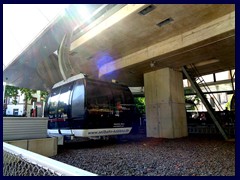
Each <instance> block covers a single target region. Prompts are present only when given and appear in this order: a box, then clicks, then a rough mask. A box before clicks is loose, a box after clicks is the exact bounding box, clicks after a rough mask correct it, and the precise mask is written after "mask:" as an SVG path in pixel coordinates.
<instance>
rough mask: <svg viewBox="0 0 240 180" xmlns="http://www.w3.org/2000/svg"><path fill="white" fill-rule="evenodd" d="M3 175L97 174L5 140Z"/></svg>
mask: <svg viewBox="0 0 240 180" xmlns="http://www.w3.org/2000/svg"><path fill="white" fill-rule="evenodd" d="M3 176H97V174H94V173H91V172H88V171H85V170H82V169H79V168H76V167H74V166H71V165H68V164H65V163H62V162H59V161H56V160H53V159H50V158H48V157H45V156H42V155H39V154H36V153H33V152H30V151H28V150H25V149H22V148H19V147H16V146H13V145H11V144H7V143H4V142H3Z"/></svg>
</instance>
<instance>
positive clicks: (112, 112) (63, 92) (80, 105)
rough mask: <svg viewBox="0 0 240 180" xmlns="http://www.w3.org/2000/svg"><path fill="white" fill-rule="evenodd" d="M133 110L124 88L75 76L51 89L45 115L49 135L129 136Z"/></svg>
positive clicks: (97, 137)
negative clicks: (47, 119) (47, 118)
mask: <svg viewBox="0 0 240 180" xmlns="http://www.w3.org/2000/svg"><path fill="white" fill-rule="evenodd" d="M135 111H136V107H135V105H134V99H133V96H132V93H131V91H130V90H129V88H128V87H127V86H124V85H120V84H116V83H110V82H104V81H99V80H93V79H89V78H86V77H84V76H83V75H77V76H73V77H71V78H69V79H68V80H66V81H61V82H59V83H57V84H55V85H54V86H53V89H52V92H51V93H50V94H49V97H48V100H47V103H46V106H45V116H48V117H49V121H48V134H49V136H54V135H57V134H58V135H62V136H64V137H71V139H72V138H73V137H87V138H90V139H100V138H106V137H109V136H112V135H122V134H128V133H130V131H131V129H132V124H133V121H134V119H136V115H135Z"/></svg>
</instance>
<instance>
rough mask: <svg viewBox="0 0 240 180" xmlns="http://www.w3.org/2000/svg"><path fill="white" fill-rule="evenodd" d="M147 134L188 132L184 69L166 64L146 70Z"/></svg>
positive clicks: (164, 135) (175, 135)
mask: <svg viewBox="0 0 240 180" xmlns="http://www.w3.org/2000/svg"><path fill="white" fill-rule="evenodd" d="M144 89H145V99H146V117H147V137H156V138H179V137H185V136H187V135H188V131H187V118H186V110H185V100H184V90H183V79H182V73H181V72H178V71H174V70H173V69H170V68H164V69H160V70H157V71H152V72H149V73H146V74H144Z"/></svg>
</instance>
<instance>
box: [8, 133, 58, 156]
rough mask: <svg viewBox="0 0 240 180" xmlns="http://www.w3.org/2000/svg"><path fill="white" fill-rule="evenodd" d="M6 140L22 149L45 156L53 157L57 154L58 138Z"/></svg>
mask: <svg viewBox="0 0 240 180" xmlns="http://www.w3.org/2000/svg"><path fill="white" fill-rule="evenodd" d="M5 142H6V143H8V144H12V145H14V146H17V147H20V148H22V149H26V150H29V151H32V152H35V153H38V154H41V155H43V156H47V157H51V156H55V155H57V138H41V139H28V140H15V141H5Z"/></svg>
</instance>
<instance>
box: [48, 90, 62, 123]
mask: <svg viewBox="0 0 240 180" xmlns="http://www.w3.org/2000/svg"><path fill="white" fill-rule="evenodd" d="M59 92H60V87H59V88H56V89H53V91H52V93H51V97H50V98H49V100H48V103H49V112H48V114H49V118H50V119H52V118H56V117H57V106H58V98H59Z"/></svg>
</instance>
